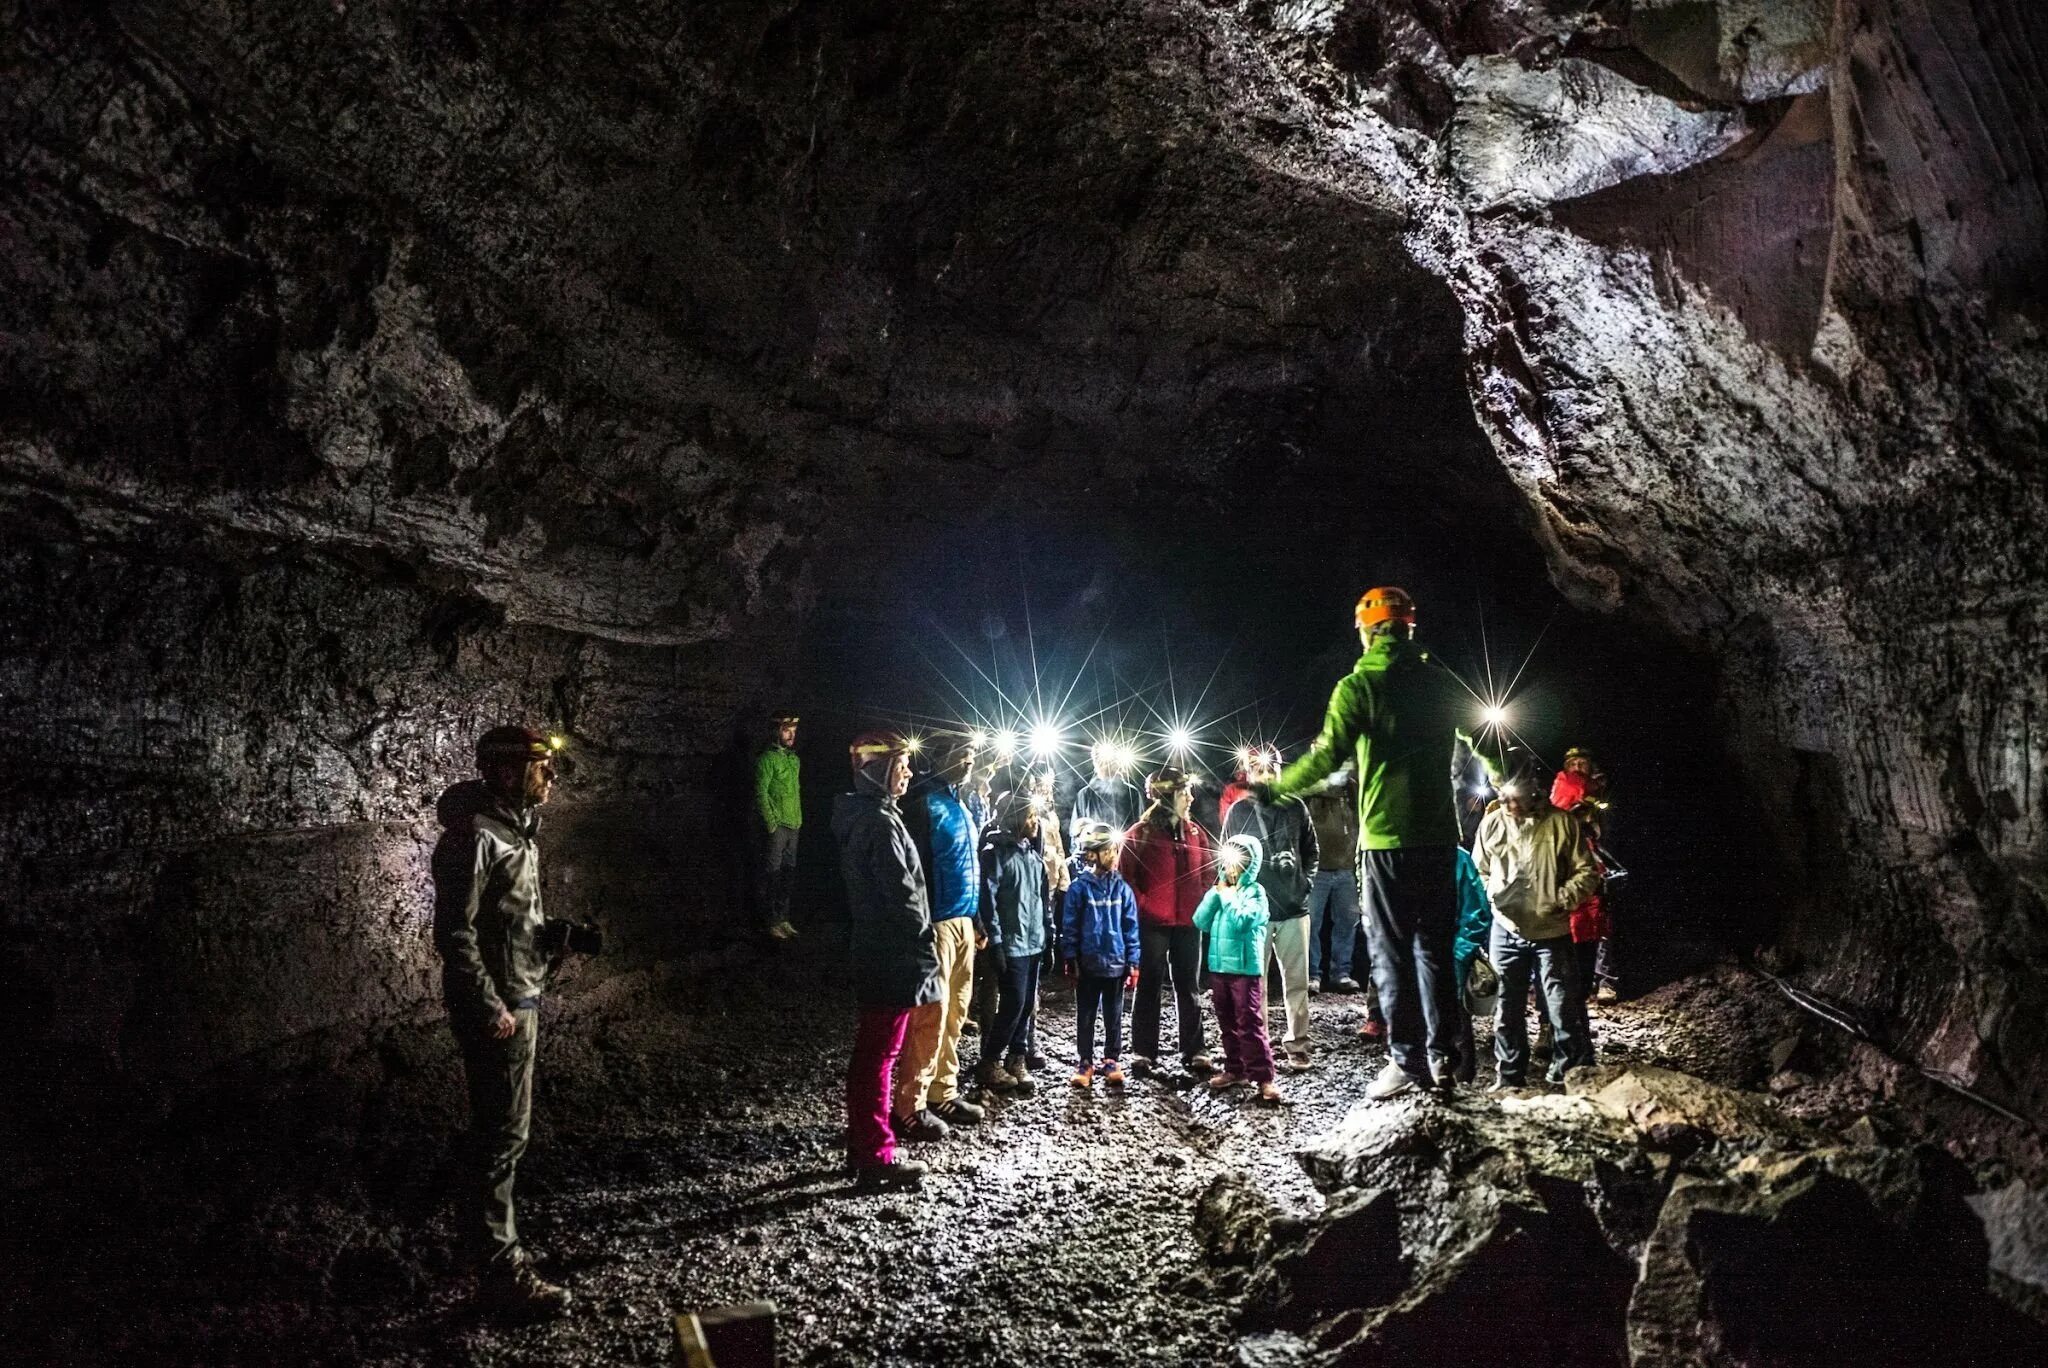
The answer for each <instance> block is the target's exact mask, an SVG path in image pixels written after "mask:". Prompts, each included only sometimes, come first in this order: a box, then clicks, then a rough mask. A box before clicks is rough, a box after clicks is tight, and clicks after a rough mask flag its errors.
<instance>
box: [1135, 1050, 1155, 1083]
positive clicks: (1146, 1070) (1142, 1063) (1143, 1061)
mask: <svg viewBox="0 0 2048 1368" xmlns="http://www.w3.org/2000/svg"><path fill="white" fill-rule="evenodd" d="M1158 1071H1159V1066H1158V1065H1157V1064H1154V1063H1153V1062H1152V1059H1151V1057H1150V1056H1149V1055H1132V1056H1131V1077H1133V1078H1150V1077H1151V1076H1152V1075H1153V1074H1155V1073H1157V1072H1158Z"/></svg>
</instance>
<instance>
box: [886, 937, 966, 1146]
mask: <svg viewBox="0 0 2048 1368" xmlns="http://www.w3.org/2000/svg"><path fill="white" fill-rule="evenodd" d="M932 948H933V949H934V950H936V951H937V952H938V956H939V1000H938V1001H937V1002H934V1003H930V1004H929V1005H927V1006H924V1007H920V1008H918V1009H917V1011H916V1012H915V1013H913V1014H912V1016H911V1018H910V1039H909V1040H908V1041H907V1042H906V1043H905V1044H904V1046H903V1059H902V1061H901V1067H900V1068H899V1070H898V1072H897V1083H896V1115H898V1116H902V1117H910V1116H915V1115H916V1114H917V1113H918V1112H919V1111H920V1110H921V1109H922V1108H925V1107H936V1106H940V1105H942V1104H944V1103H947V1102H951V1101H952V1100H953V1099H954V1098H956V1097H958V1096H959V1095H960V1028H961V1027H962V1026H964V1025H966V1024H967V1009H968V1006H969V1004H970V1003H971V1002H972V1001H973V1000H974V918H972V917H950V918H948V919H947V920H945V921H942V922H940V923H939V924H938V925H937V926H934V927H933V928H932Z"/></svg>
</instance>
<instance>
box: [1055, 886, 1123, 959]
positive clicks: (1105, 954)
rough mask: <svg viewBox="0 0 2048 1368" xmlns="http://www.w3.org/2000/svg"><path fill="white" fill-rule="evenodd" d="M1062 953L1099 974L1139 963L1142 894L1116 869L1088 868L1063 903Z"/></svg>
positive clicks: (1068, 889) (1061, 910)
mask: <svg viewBox="0 0 2048 1368" xmlns="http://www.w3.org/2000/svg"><path fill="white" fill-rule="evenodd" d="M1060 959H1062V960H1075V961H1078V962H1079V964H1080V966H1081V972H1082V973H1084V974H1088V975H1090V976H1092V977H1094V978H1117V977H1120V976H1121V975H1124V974H1127V973H1129V972H1130V971H1131V970H1133V969H1135V968H1137V967H1138V898H1137V895H1136V894H1134V893H1132V892H1131V886H1130V885H1129V884H1127V883H1125V882H1124V876H1123V875H1121V874H1119V873H1117V872H1116V871H1115V870H1113V869H1112V870H1110V871H1109V872H1108V873H1104V872H1103V871H1101V870H1099V869H1084V870H1082V871H1081V873H1080V874H1079V875H1078V876H1076V877H1075V879H1074V882H1073V883H1072V884H1070V885H1069V886H1068V888H1067V898H1066V901H1065V902H1064V903H1062V904H1061V905H1060Z"/></svg>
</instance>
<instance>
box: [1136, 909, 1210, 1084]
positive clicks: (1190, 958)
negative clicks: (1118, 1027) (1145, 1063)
mask: <svg viewBox="0 0 2048 1368" xmlns="http://www.w3.org/2000/svg"><path fill="white" fill-rule="evenodd" d="M1201 972H1202V933H1201V932H1199V931H1197V930H1195V928H1194V927H1192V926H1174V927H1164V926H1146V927H1141V928H1140V929H1139V932H1138V1001H1137V1004H1136V1005H1135V1006H1134V1007H1132V1009H1131V1052H1132V1053H1133V1054H1137V1055H1140V1056H1142V1057H1143V1058H1146V1059H1157V1058H1159V999H1160V996H1161V991H1162V990H1163V989H1164V988H1165V987H1166V985H1167V984H1168V983H1171V984H1172V985H1173V1011H1174V1016H1175V1018H1176V1020H1177V1021H1178V1022H1179V1026H1180V1053H1181V1058H1182V1059H1192V1058H1194V1057H1195V1056H1196V1055H1198V1054H1200V1053H1201V1052H1202V1001H1201V999H1200V998H1199V997H1197V996H1196V995H1195V984H1196V980H1197V978H1198V977H1199V976H1200V974H1201Z"/></svg>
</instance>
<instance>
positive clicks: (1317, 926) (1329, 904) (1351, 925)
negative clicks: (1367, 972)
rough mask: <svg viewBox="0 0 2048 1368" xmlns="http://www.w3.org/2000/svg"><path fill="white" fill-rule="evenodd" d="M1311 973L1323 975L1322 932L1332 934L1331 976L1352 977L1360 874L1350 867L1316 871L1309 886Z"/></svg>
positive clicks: (1309, 968)
mask: <svg viewBox="0 0 2048 1368" xmlns="http://www.w3.org/2000/svg"><path fill="white" fill-rule="evenodd" d="M1308 921H1309V929H1308V976H1309V977H1310V978H1311V979H1320V978H1322V977H1323V932H1324V930H1325V929H1326V928H1327V929H1328V931H1329V934H1330V975H1329V976H1330V977H1331V978H1332V979H1341V978H1350V977H1351V950H1352V946H1353V944H1354V942H1355V941H1356V939H1357V936H1358V876H1357V875H1355V874H1353V873H1352V872H1351V871H1350V870H1348V869H1343V870H1337V869H1325V870H1322V871H1320V872H1318V873H1317V875H1316V881H1315V882H1314V883H1312V884H1310V885H1309V889H1308Z"/></svg>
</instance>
